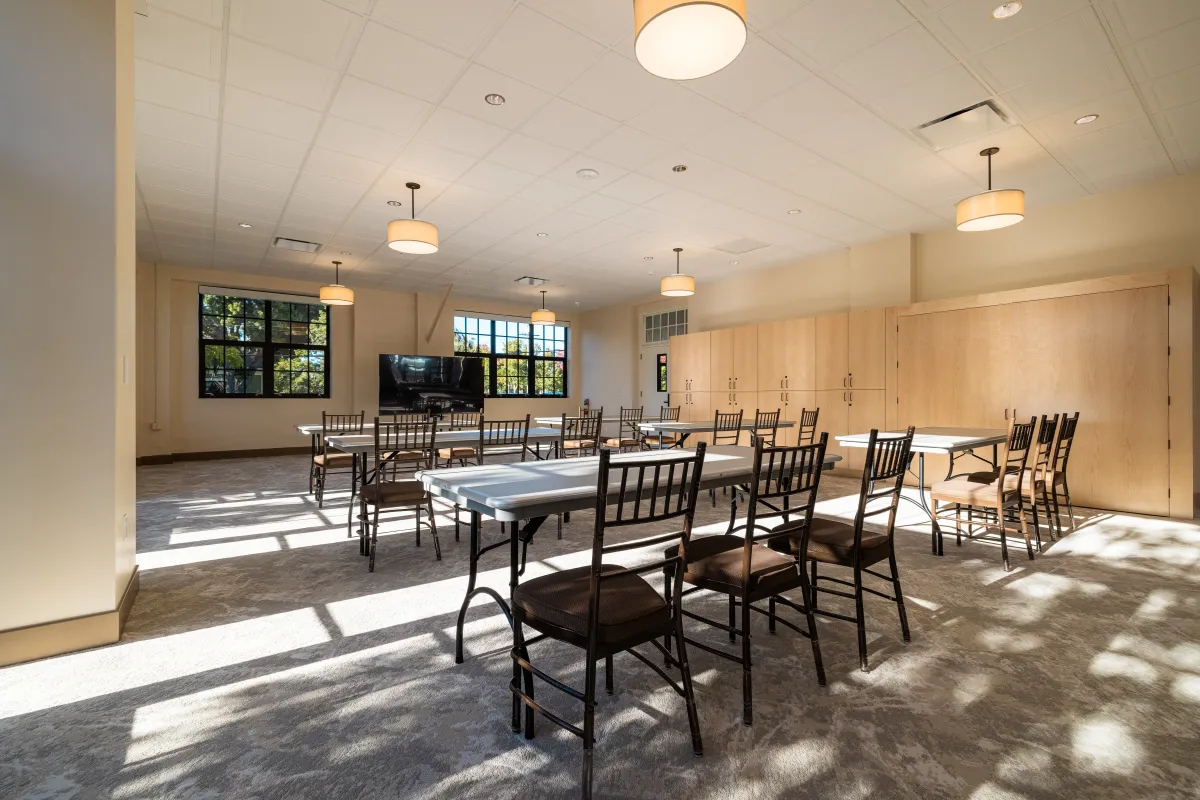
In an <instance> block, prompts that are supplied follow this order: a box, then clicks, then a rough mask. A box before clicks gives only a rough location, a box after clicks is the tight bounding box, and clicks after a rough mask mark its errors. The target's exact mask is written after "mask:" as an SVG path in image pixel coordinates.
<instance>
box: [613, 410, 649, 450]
mask: <svg viewBox="0 0 1200 800" xmlns="http://www.w3.org/2000/svg"><path fill="white" fill-rule="evenodd" d="M641 423H642V407H641V406H638V407H637V408H625V407H624V406H622V407H621V419H620V423H619V427H618V428H617V436H616V438H614V439H606V440H605V441H604V446H605V447H614V448H616V449H617V450H619V451H621V452H622V453H624V452H625V451H626V450H631V449H634V448H637V447H638V446H639V445H641V443H642V439H641V433H642V431H641V429H640V428H639V427H638V426H639V425H641Z"/></svg>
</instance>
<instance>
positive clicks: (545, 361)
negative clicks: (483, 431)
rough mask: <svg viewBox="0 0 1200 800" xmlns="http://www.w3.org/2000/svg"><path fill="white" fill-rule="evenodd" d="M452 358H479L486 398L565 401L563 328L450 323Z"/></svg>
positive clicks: (480, 320)
mask: <svg viewBox="0 0 1200 800" xmlns="http://www.w3.org/2000/svg"><path fill="white" fill-rule="evenodd" d="M454 354H455V355H457V356H480V357H481V359H482V361H483V381H484V393H485V394H486V395H487V396H488V397H566V396H567V394H568V389H567V387H568V383H567V329H566V327H564V326H562V325H532V324H530V323H528V322H517V321H513V320H503V319H488V318H485V317H468V316H455V317H454Z"/></svg>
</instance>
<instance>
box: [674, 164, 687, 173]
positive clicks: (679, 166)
mask: <svg viewBox="0 0 1200 800" xmlns="http://www.w3.org/2000/svg"><path fill="white" fill-rule="evenodd" d="M671 172H687V164H676V165H675V166H673V167H671Z"/></svg>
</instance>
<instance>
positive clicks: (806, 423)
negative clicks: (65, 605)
mask: <svg viewBox="0 0 1200 800" xmlns="http://www.w3.org/2000/svg"><path fill="white" fill-rule="evenodd" d="M820 414H821V409H819V408H813V409H807V408H801V409H800V426H799V427H800V430H799V433H798V435H797V437H796V442H797V443H798V444H812V443H813V437H815V436H816V435H817V417H818V416H820Z"/></svg>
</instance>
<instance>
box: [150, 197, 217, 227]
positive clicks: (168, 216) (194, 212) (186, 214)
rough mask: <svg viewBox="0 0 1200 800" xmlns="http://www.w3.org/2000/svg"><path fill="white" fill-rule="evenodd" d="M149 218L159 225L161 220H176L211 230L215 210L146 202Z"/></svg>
mask: <svg viewBox="0 0 1200 800" xmlns="http://www.w3.org/2000/svg"><path fill="white" fill-rule="evenodd" d="M146 203H147V208H148V210H149V218H150V219H151V220H153V221H154V222H155V223H157V222H158V221H159V220H174V221H176V222H186V223H188V224H191V225H198V226H201V227H205V228H211V227H212V225H213V210H212V208H211V207H207V208H206V207H196V206H179V205H173V204H171V203H164V202H154V203H152V202H150V200H149V199H147V200H146Z"/></svg>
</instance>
